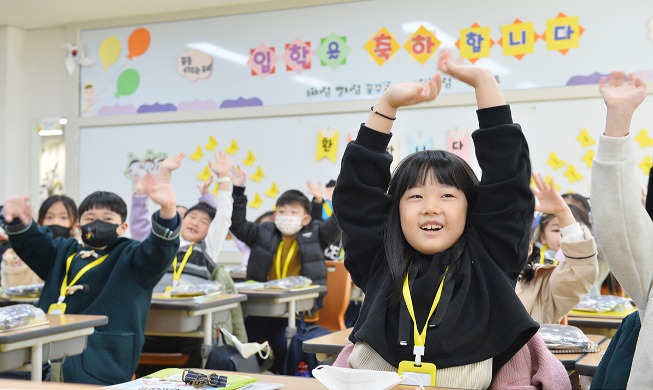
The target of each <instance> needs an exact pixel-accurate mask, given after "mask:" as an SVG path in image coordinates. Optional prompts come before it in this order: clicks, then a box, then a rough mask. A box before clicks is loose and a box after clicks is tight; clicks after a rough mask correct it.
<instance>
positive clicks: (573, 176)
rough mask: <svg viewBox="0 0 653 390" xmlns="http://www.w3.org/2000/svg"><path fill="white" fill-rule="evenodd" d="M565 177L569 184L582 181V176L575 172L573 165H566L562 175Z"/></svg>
mask: <svg viewBox="0 0 653 390" xmlns="http://www.w3.org/2000/svg"><path fill="white" fill-rule="evenodd" d="M564 175H565V177H566V178H567V179H569V183H571V184H573V183H575V182H577V181H581V180H583V175H581V174H580V172H578V171H577V170H576V167H575V166H574V165H573V164H569V165H567V169H566V170H565V173H564Z"/></svg>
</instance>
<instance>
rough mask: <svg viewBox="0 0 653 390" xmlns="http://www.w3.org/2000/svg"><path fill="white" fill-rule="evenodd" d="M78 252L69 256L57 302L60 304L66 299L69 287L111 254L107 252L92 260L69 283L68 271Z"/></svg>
mask: <svg viewBox="0 0 653 390" xmlns="http://www.w3.org/2000/svg"><path fill="white" fill-rule="evenodd" d="M76 254H77V252H75V253H73V254H72V255H70V256H69V257H68V260H66V275H65V276H64V277H63V282H62V283H61V290H59V301H58V302H57V303H58V304H61V303H62V302H63V301H64V300H65V299H66V293H67V292H68V289H69V288H70V287H71V286H74V285H75V283H77V281H78V280H79V278H81V277H82V275H84V274H85V273H86V272H88V270H90V269H91V268H94V267H97V266H98V265H100V264H102V262H103V261H104V260H105V259H106V258H107V257H109V254H108V253H107V254H106V255H104V256H102V257H100V258H99V259H97V260H93V261H92V262H90V263H88V264H86V265H85V266H84V267H82V269H80V270H79V272H77V275H75V277H74V278H73V280H71V281H70V283H68V271H70V265H71V264H72V262H73V258H75V255H76Z"/></svg>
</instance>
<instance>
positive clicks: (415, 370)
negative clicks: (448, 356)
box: [397, 360, 437, 387]
mask: <svg viewBox="0 0 653 390" xmlns="http://www.w3.org/2000/svg"><path fill="white" fill-rule="evenodd" d="M436 372H437V369H436V367H435V364H433V363H424V362H422V363H421V364H420V365H419V366H417V365H415V362H414V361H410V360H402V361H401V362H399V369H398V370H397V374H399V376H403V375H404V374H406V373H411V374H412V375H409V376H408V377H406V378H404V379H403V380H402V381H401V383H402V384H407V385H414V384H416V382H417V381H416V379H417V378H419V380H420V381H421V383H422V385H423V386H427V383H428V384H429V385H428V386H431V387H435V379H436V376H437V374H436ZM416 377H417V378H416Z"/></svg>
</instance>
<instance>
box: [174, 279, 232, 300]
mask: <svg viewBox="0 0 653 390" xmlns="http://www.w3.org/2000/svg"><path fill="white" fill-rule="evenodd" d="M221 290H222V285H221V284H220V283H219V282H216V281H212V282H206V283H197V284H193V283H180V284H178V285H176V286H174V287H172V289H170V291H169V292H170V296H171V297H197V296H200V295H209V294H216V293H219V292H220V291H221Z"/></svg>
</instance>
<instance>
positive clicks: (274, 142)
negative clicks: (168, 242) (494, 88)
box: [79, 97, 653, 220]
mask: <svg viewBox="0 0 653 390" xmlns="http://www.w3.org/2000/svg"><path fill="white" fill-rule="evenodd" d="M511 107H512V112H513V118H514V120H515V122H517V123H520V124H521V125H522V127H523V130H524V133H525V136H526V139H527V140H528V143H529V146H530V151H531V161H532V165H533V170H534V171H537V172H540V173H542V175H544V176H551V177H552V178H554V180H555V181H556V183H558V184H559V186H560V191H561V192H578V193H581V194H583V195H585V196H589V193H590V170H591V169H590V166H589V165H588V163H587V161H584V159H583V158H584V157H586V156H587V155H588V154H590V155H591V154H592V153H595V152H596V150H597V146H598V138H599V135H600V134H601V133H602V132H603V127H604V123H605V106H604V103H603V101H602V99H600V98H590V99H574V100H564V101H548V102H527V103H517V104H514V105H512V106H511ZM367 115H368V113H367V112H360V113H343V114H331V115H323V114H322V115H304V116H294V117H293V116H289V117H275V118H258V119H239V120H214V121H206V122H189V123H166V124H146V125H122V126H113V127H95V128H90V127H89V128H83V129H82V130H81V136H80V180H79V183H80V193H79V199H83V197H85V196H86V195H88V194H89V193H91V192H93V191H96V190H100V189H104V190H109V191H113V192H116V193H117V194H119V195H120V196H122V197H123V199H125V201H126V202H127V203H128V204H130V203H131V202H130V200H131V193H132V183H131V181H130V180H129V179H128V178H127V177H126V176H125V171H126V168H127V165H128V162H129V155H130V154H134V155H136V156H143V155H145V153H146V151H147V150H148V149H151V150H154V151H156V152H163V153H167V154H168V155H172V154H176V153H179V152H185V153H186V154H187V155H190V154H192V153H194V152H195V151H196V148H197V147H198V146H199V147H201V148H202V149H203V152H204V156H203V157H202V158H201V159H200V161H199V162H196V161H193V160H191V159H190V158H189V157H186V159H185V160H184V162H183V164H182V167H181V168H180V169H179V170H178V171H176V172H175V173H174V175H173V177H172V185H173V187H174V188H175V191H176V193H177V200H178V203H179V204H182V205H185V206H191V205H193V204H194V203H195V202H196V201H197V198H198V197H199V192H198V190H197V185H198V184H200V183H201V180H200V179H199V178H198V177H197V174H198V173H199V172H201V171H202V169H203V168H204V166H206V164H207V162H208V159H209V158H211V157H212V152H210V151H208V150H206V148H205V147H206V144H207V141H208V140H209V136H212V137H214V139H215V140H216V141H217V146H216V148H215V151H218V150H225V149H226V148H227V147H229V146H231V142H232V140H236V141H237V144H238V146H239V150H238V151H237V152H236V153H235V155H233V156H231V158H232V161H233V162H234V163H235V164H239V165H241V166H242V168H243V169H244V170H245V172H247V173H248V175H250V176H251V175H252V174H253V173H254V172H255V171H256V169H257V168H258V167H261V169H262V170H263V172H264V174H265V176H264V177H263V178H262V179H261V181H260V182H256V181H252V180H251V179H248V184H247V189H246V194H247V195H248V196H249V199H250V200H251V199H252V197H253V196H254V194H259V196H260V197H261V198H262V203H261V204H260V205H259V206H258V208H254V207H248V209H247V217H248V219H249V220H254V219H255V218H256V217H257V216H259V215H260V214H262V213H263V212H265V211H268V210H271V209H272V208H273V207H274V203H275V200H276V197H270V196H268V195H265V191H266V190H267V189H269V188H270V187H271V185H272V183H273V182H274V183H276V185H277V187H278V189H279V190H280V191H281V192H283V191H285V190H288V189H298V190H300V191H302V192H304V193H306V194H307V195H308V193H307V187H306V181H308V180H310V181H313V182H317V181H321V182H322V183H323V184H325V183H326V182H328V181H329V180H330V179H335V178H336V177H337V175H338V172H339V169H340V166H339V163H340V160H341V157H342V154H343V152H344V149H345V147H346V144H347V142H348V139H349V138H355V136H356V133H357V131H358V129H359V126H360V123H361V122H364V121H365V120H366V118H367ZM477 126H478V124H477V120H476V113H475V107H473V106H459V107H435V108H433V107H426V108H421V109H420V108H416V109H400V110H399V113H398V119H397V120H396V123H395V127H394V129H393V134H394V136H393V139H394V140H398V142H399V143H398V145H397V146H398V150H399V153H398V157H399V158H403V157H404V156H406V155H407V154H408V153H409V145H410V142H409V140H410V139H411V137H412V138H421V139H424V138H425V137H431V139H432V144H433V147H434V148H441V149H442V148H445V146H446V144H445V143H446V137H447V133H448V132H449V131H473V130H474V129H475V128H476V127H477ZM320 129H330V130H331V131H336V130H337V131H338V132H339V137H338V138H339V139H338V143H337V159H336V162H332V161H330V160H329V159H326V158H323V159H320V160H316V148H317V144H318V132H319V130H320ZM584 130H586V131H587V136H588V137H589V138H587V137H586V138H585V140H586V141H587V142H585V144H583V143H581V142H580V141H579V140H578V138H579V135H580V134H581V132H583V131H584ZM631 131H632V132H633V133H635V134H636V135H639V137H638V139H640V138H641V139H642V140H643V141H646V140H648V142H643V144H642V146H638V148H637V156H636V157H637V160H638V164H641V168H640V169H639V170H638V172H639V173H638V174H639V176H640V178H641V182H642V185H645V184H646V182H647V179H648V168H649V167H650V166H651V157H650V156H651V154H652V152H653V149H652V148H653V139H651V135H653V99H651V98H650V97H649V98H648V99H647V100H645V102H644V103H643V104H642V106H641V107H640V108H639V110H638V112H637V113H636V116H635V118H634V120H633V123H632V128H631ZM591 140H593V141H595V142H596V143H594V144H591V142H590V141H591ZM249 151H251V152H252V153H253V154H254V156H255V158H256V161H255V162H254V163H253V164H252V166H251V167H250V166H247V165H243V160H244V159H245V158H246V157H247V154H248V152H249ZM551 153H555V154H556V156H557V158H558V160H560V161H562V162H564V166H560V167H555V166H554V165H551V164H550V163H548V162H549V161H550V160H551ZM472 155H473V153H472ZM469 162H470V165H471V166H472V167H473V169H474V170H475V171H476V172H477V174H480V171H479V167H478V164H477V163H476V161H475V159H474V158H472V159H471V161H469ZM589 162H591V160H589ZM570 165H573V166H574V167H575V171H576V172H577V173H578V175H580V176H577V177H576V178H577V179H578V180H577V181H571V180H570V179H569V177H568V176H566V175H565V172H566V171H567V170H568V169H569V166H570ZM277 196H278V195H277ZM154 209H155V208H154V205H152V206H151V211H154Z"/></svg>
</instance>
